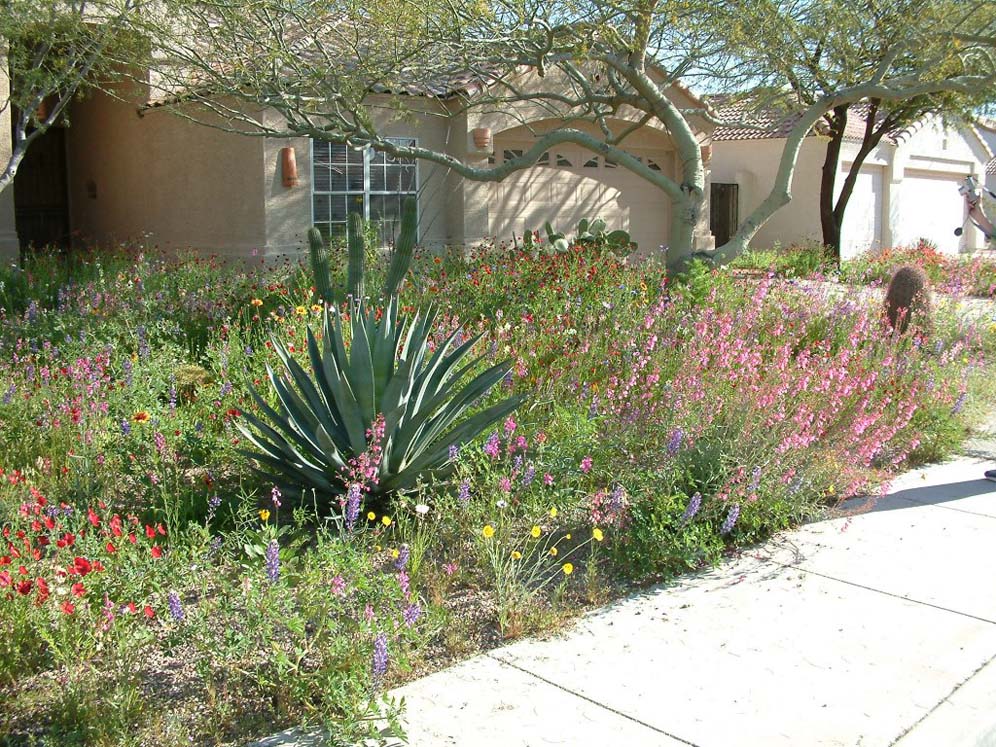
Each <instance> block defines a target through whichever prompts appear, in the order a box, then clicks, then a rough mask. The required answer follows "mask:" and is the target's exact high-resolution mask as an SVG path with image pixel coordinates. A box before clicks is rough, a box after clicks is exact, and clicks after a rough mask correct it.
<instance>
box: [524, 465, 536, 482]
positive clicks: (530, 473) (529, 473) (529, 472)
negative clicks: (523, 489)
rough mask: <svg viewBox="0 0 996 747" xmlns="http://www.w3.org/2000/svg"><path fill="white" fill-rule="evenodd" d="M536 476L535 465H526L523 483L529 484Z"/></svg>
mask: <svg viewBox="0 0 996 747" xmlns="http://www.w3.org/2000/svg"><path fill="white" fill-rule="evenodd" d="M535 477H536V468H535V467H534V466H533V465H531V464H530V465H529V466H528V467H526V471H525V472H523V473H522V484H523V485H525V486H528V485H529V484H530V483H531V482H532V481H533V479H535Z"/></svg>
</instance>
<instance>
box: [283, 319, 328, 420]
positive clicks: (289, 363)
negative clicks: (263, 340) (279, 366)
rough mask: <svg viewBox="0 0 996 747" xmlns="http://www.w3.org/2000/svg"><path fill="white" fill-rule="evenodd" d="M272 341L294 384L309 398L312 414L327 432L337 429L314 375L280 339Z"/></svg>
mask: <svg viewBox="0 0 996 747" xmlns="http://www.w3.org/2000/svg"><path fill="white" fill-rule="evenodd" d="M308 333H309V335H310V333H311V330H308ZM272 341H273V348H274V350H276V352H277V355H278V356H279V358H280V360H281V361H282V362H283V364H284V366H285V367H286V368H287V371H288V372H289V373H290V375H291V377H292V378H293V380H294V384H295V385H296V386H297V388H298V389H299V390H300V392H301V393H302V394H303V395H304V398H305V399H306V400H307V403H308V410H309V412H310V414H311V415H312V416H313V417H314V419H315V420H316V421H317V422H318V423H320V424H321V425H322V427H324V428H325V430H326V431H327V432H329V431H335V430H336V425H337V424H336V421H335V419H334V416H333V413H332V411H331V409H330V408H329V407H328V405H327V404H326V401H325V398H324V397H323V396H322V393H321V392H320V391H319V389H318V387H316V386H315V384H314V382H313V381H312V377H311V376H309V375H308V374H307V373H306V372H305V370H304V368H302V367H301V364H300V363H298V362H297V361H296V360H294V357H293V356H292V355H291V354H290V352H289V351H288V350H287V348H286V347H284V345H283V344H282V343H281V342H280V341H279V340H277V339H275V338H273V339H272Z"/></svg>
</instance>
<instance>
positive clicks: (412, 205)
mask: <svg viewBox="0 0 996 747" xmlns="http://www.w3.org/2000/svg"><path fill="white" fill-rule="evenodd" d="M417 228H418V209H417V204H416V202H415V200H414V198H412V197H408V198H406V199H405V203H404V205H402V207H401V234H400V235H399V236H398V241H397V243H395V245H394V255H393V256H392V257H391V266H390V267H388V269H387V279H386V280H385V281H384V298H390V297H391V296H395V295H397V294H398V291H399V290H400V289H401V283H402V282H404V279H405V275H407V274H408V268H409V267H411V264H412V249H414V247H415V233H416V229H417Z"/></svg>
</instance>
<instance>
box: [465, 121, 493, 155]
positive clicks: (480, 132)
mask: <svg viewBox="0 0 996 747" xmlns="http://www.w3.org/2000/svg"><path fill="white" fill-rule="evenodd" d="M470 134H471V136H472V137H473V138H474V147H475V148H477V149H478V150H487V151H490V150H491V128H490V127H475V128H474V129H473V130H471V131H470Z"/></svg>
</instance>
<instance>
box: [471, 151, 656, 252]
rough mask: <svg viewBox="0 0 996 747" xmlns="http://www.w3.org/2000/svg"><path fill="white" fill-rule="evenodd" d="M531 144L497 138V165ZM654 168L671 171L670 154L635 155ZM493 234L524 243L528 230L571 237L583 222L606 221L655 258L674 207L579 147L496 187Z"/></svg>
mask: <svg viewBox="0 0 996 747" xmlns="http://www.w3.org/2000/svg"><path fill="white" fill-rule="evenodd" d="M528 147H529V145H528V144H527V143H517V142H515V141H505V142H503V141H502V140H501V139H500V138H495V160H496V161H497V162H498V163H501V162H502V161H503V160H504V159H508V158H514V157H516V156H518V155H521V153H522V152H523V150H525V149H527V148H528ZM633 155H635V156H638V157H640V158H641V159H643V161H644V163H647V164H649V165H650V167H651V168H652V169H655V170H657V169H659V170H662V171H663V173H666V174H668V175H670V174H671V172H672V170H673V169H672V166H671V163H672V159H671V153H670V152H669V151H659V152H655V151H645V152H640V151H638V150H636V149H634V150H633ZM493 194H494V198H495V199H494V202H493V204H492V205H491V206H490V216H491V234H492V235H494V236H495V237H497V239H498V240H499V241H507V240H511V238H512V236H513V235H514V236H515V237H516V238H518V239H519V240H521V238H522V235H523V234H524V233H525V232H526V231H529V230H533V231H539V232H540V236H541V237H542V238H544V239H545V237H546V233H545V231H544V230H543V224H544V223H545V222H546V221H550V223H551V225H553V227H554V229H555V230H558V231H562V232H564V233H566V234H567V235H568V236H570V235H572V234H573V233H574V231H575V230H576V227H577V224H578V222H579V221H580V220H581V219H582V218H602V219H603V220H604V221H605V222H606V224H607V225H608V229H609V230H615V229H617V228H622V229H624V230H627V231H629V232H630V235H631V237H632V238H633V240H634V241H636V242H637V243H638V244H639V251H640V253H650V252H653V251H654V250H656V249H657V247H658V246H660V245H661V244H666V243H667V236H668V226H669V215H670V202H669V200H668V197H667V195H666V194H665V193H664V192H663V191H662V190H660V189H657V188H656V187H654V186H653V185H652V184H650V183H649V182H647V181H646V180H645V179H641V178H640V177H638V176H637V175H636V174H634V173H633V172H631V171H629V170H628V169H624V168H622V167H620V166H618V165H616V164H615V163H613V162H611V161H606V159H604V158H603V157H602V156H599V155H595V154H594V153H592V152H591V151H588V150H585V149H583V148H580V147H570V146H566V147H557V148H555V149H553V150H551V151H550V152H549V153H547V154H545V155H544V157H543V158H542V159H541V160H540V162H539V163H538V164H537V165H536V166H535V167H533V168H531V169H526V170H525V171H520V172H518V173H516V174H512V175H511V176H509V177H507V178H506V179H505V180H504V181H503V182H501V183H499V184H496V185H494V192H493Z"/></svg>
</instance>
